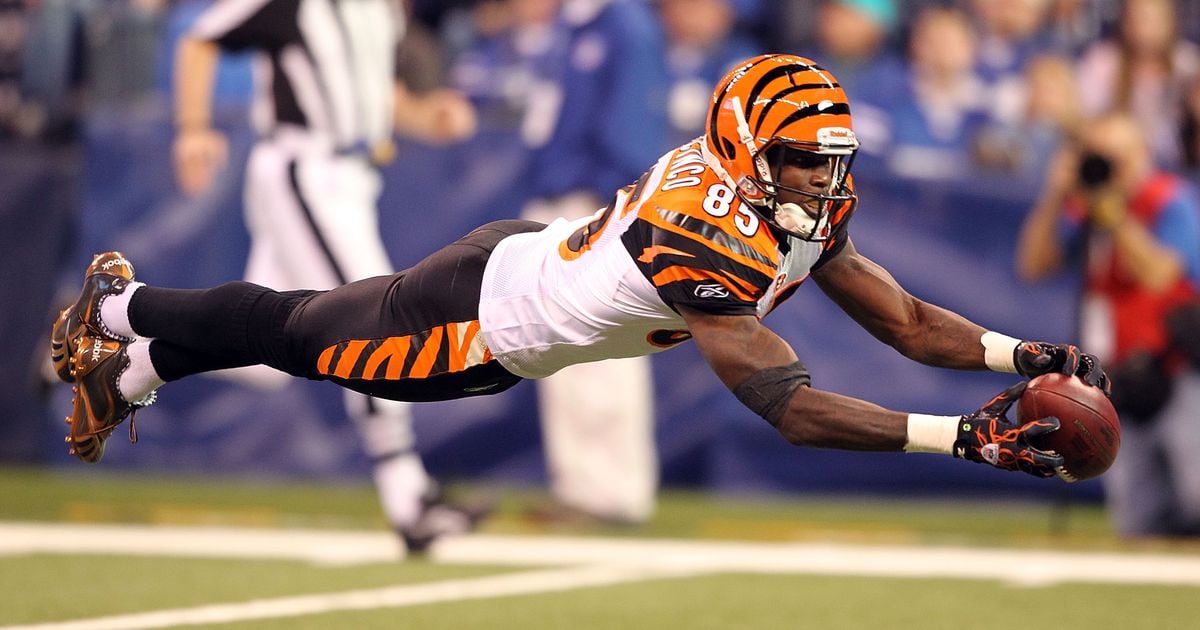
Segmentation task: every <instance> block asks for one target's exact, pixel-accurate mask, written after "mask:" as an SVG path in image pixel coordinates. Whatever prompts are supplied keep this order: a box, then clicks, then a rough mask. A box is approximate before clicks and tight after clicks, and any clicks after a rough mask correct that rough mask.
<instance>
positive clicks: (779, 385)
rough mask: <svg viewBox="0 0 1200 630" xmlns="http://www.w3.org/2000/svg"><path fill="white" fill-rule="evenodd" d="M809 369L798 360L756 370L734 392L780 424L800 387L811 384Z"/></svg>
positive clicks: (752, 408) (772, 422)
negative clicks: (789, 403) (794, 393)
mask: <svg viewBox="0 0 1200 630" xmlns="http://www.w3.org/2000/svg"><path fill="white" fill-rule="evenodd" d="M811 385H812V378H811V377H809V375H808V368H806V367H804V364H803V363H801V362H799V361H796V362H795V363H793V364H791V365H784V366H782V367H773V368H767V369H765V370H761V371H759V372H756V373H755V374H754V375H753V376H751V377H750V378H748V379H746V380H745V381H744V382H743V383H742V384H741V385H738V386H737V387H735V388H734V389H733V395H734V396H737V399H738V400H740V401H742V404H743V405H746V406H747V407H749V408H750V410H751V411H753V412H754V413H756V414H758V415H760V416H762V417H763V418H764V419H766V421H767V422H770V423H771V426H774V427H778V426H779V421H780V420H782V419H783V414H784V413H785V412H786V411H787V406H788V401H789V400H791V398H792V393H793V392H795V391H796V388H797V387H810V386H811Z"/></svg>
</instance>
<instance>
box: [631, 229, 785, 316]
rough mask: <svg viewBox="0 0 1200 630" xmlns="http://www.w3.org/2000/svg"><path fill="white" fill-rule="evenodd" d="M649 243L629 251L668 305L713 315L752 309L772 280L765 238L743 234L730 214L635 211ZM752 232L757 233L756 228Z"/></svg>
mask: <svg viewBox="0 0 1200 630" xmlns="http://www.w3.org/2000/svg"><path fill="white" fill-rule="evenodd" d="M639 218H640V219H642V220H641V221H639V223H641V226H640V227H641V229H642V230H644V234H643V238H642V239H638V240H640V241H641V242H643V243H649V245H648V246H642V247H641V249H640V251H636V252H635V251H632V250H631V251H630V253H631V254H632V255H633V257H634V259H635V260H636V261H637V264H638V266H639V268H640V269H641V271H642V273H643V274H644V275H645V276H646V277H647V278H648V279H649V280H650V282H651V283H653V284H654V286H655V289H656V290H657V291H658V295H659V297H660V298H662V300H663V302H665V303H666V304H667V305H668V306H670V307H671V308H673V309H675V310H678V308H679V307H680V306H684V307H687V308H689V309H693V310H697V311H701V312H704V313H711V314H714V315H754V314H756V312H757V309H758V301H759V299H760V298H761V297H762V296H763V295H764V293H765V292H766V289H767V288H769V287H770V285H771V282H772V281H773V280H774V276H775V269H776V265H777V262H778V261H777V260H772V257H771V255H770V253H769V252H771V251H773V247H774V243H773V241H772V242H771V243H770V246H771V247H772V249H769V250H764V246H765V245H766V244H765V243H756V242H755V239H753V238H751V237H746V236H744V235H742V234H741V233H740V232H739V231H738V230H737V229H736V224H735V223H734V220H733V218H732V217H725V218H726V219H727V220H723V221H722V220H715V219H712V218H710V217H698V216H694V215H689V214H687V213H684V212H678V211H673V210H670V209H667V208H663V207H658V206H655V207H652V208H646V209H643V210H642V212H641V213H640V214H639ZM756 236H760V235H759V234H757V233H756Z"/></svg>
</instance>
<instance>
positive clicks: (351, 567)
mask: <svg viewBox="0 0 1200 630" xmlns="http://www.w3.org/2000/svg"><path fill="white" fill-rule="evenodd" d="M97 470H98V469H89V470H86V471H80V472H75V471H72V472H71V473H70V474H67V473H62V472H57V473H56V472H46V471H37V470H22V469H0V526H3V527H10V529H9V530H5V531H7V532H9V533H6V534H0V536H2V537H3V539H0V593H2V595H0V628H8V627H11V626H19V625H35V624H54V625H51V626H45V627H57V628H62V629H63V630H65V629H66V628H74V629H76V630H84V629H86V628H117V627H185V626H186V627H213V628H498V629H507V628H539V629H541V628H572V629H575V628H582V629H586V628H956V629H961V628H1004V629H1009V628H1012V627H1014V626H1028V625H1034V626H1039V625H1045V626H1046V627H1053V628H1056V629H1057V628H1063V629H1070V628H1081V629H1083V628H1086V629H1088V630H1095V629H1098V628H1131V629H1136V628H1147V629H1151V628H1152V629H1154V630H1160V629H1166V628H1195V627H1200V545H1197V544H1190V543H1181V542H1173V541H1152V542H1141V543H1137V544H1132V543H1128V542H1123V541H1120V540H1117V539H1116V538H1114V537H1113V536H1112V534H1111V532H1110V531H1109V529H1108V527H1107V524H1106V523H1105V520H1104V518H1103V513H1102V511H1101V510H1100V509H1099V507H1098V506H1094V505H1068V506H1067V507H1065V508H1062V507H1061V506H1059V507H1057V508H1056V507H1055V506H1052V505H1029V504H1013V503H990V502H979V503H973V504H963V503H929V502H913V501H900V500H891V501H881V500H870V501H868V500H865V499H855V500H830V499H814V498H799V497H770V498H764V497H757V498H747V497H739V498H732V497H719V498H718V497H712V496H706V495H702V494H697V493H684V492H667V493H664V495H663V497H662V501H661V504H660V508H659V513H658V515H657V516H656V517H655V519H654V521H653V522H652V523H650V524H649V525H647V526H645V527H642V528H637V529H629V528H623V527H617V526H596V525H582V524H560V523H548V522H546V521H545V520H543V519H540V518H537V517H534V516H532V515H531V513H530V508H531V507H536V506H537V505H538V504H539V502H541V501H543V500H544V497H543V496H542V495H541V494H540V493H539V492H536V491H514V490H505V491H502V492H496V491H495V490H491V491H490V493H491V494H495V495H496V496H498V497H499V499H500V504H499V508H498V511H497V513H496V515H495V517H494V518H493V519H491V520H490V521H488V522H487V524H486V526H485V527H484V528H483V532H482V534H483V535H482V536H480V537H477V539H476V541H479V540H482V541H485V542H486V541H488V540H492V539H494V540H496V541H499V542H498V543H497V544H499V545H500V547H504V546H505V545H509V546H512V545H515V547H513V548H516V549H521V545H522V544H523V543H531V544H532V546H531V547H530V549H532V551H530V552H529V553H528V555H527V557H528V563H525V562H524V558H525V557H526V556H520V555H519V556H518V559H517V560H516V561H513V559H512V557H511V554H510V555H509V556H507V557H504V558H502V557H501V556H499V555H497V556H488V555H482V556H478V557H479V558H482V559H486V560H487V561H481V562H478V563H475V562H473V561H472V560H471V558H473V557H475V556H472V555H471V554H472V553H475V548H474V547H471V546H470V545H469V544H468V545H466V546H464V547H462V548H461V550H462V553H461V554H459V555H458V556H455V555H454V554H453V553H450V554H447V555H444V556H439V555H438V554H435V555H434V557H432V558H429V559H423V560H413V559H410V560H406V561H395V560H379V559H374V560H366V561H358V562H354V563H346V564H339V563H333V564H328V563H314V562H312V561H305V560H303V559H296V558H292V557H290V556H288V555H287V554H288V553H290V551H289V550H288V546H289V543H286V542H284V543H283V544H282V545H280V546H281V547H282V548H283V552H282V553H283V554H284V555H281V556H279V557H273V556H271V555H270V554H269V553H268V554H266V555H264V556H262V557H235V556H236V555H237V553H240V552H236V551H234V552H230V551H228V550H224V551H223V550H221V548H220V547H221V546H220V545H218V544H214V543H213V542H212V541H215V540H218V539H217V538H210V537H208V536H209V532H215V533H216V534H221V535H223V533H224V532H230V533H231V534H230V535H234V534H233V532H242V533H243V534H249V535H252V536H265V538H261V539H259V540H273V539H278V540H280V541H285V539H286V536H287V535H288V534H289V533H293V532H312V533H313V534H312V535H314V536H317V537H318V538H315V539H313V540H322V541H324V540H326V539H325V538H320V537H322V536H329V537H330V538H328V540H329V541H331V542H329V543H328V544H330V545H333V546H334V547H336V545H337V544H341V543H335V542H332V541H334V540H335V539H334V538H333V537H336V536H351V537H353V536H356V535H358V534H363V535H365V536H366V537H367V538H368V539H369V540H370V541H371V545H374V546H372V547H371V548H372V549H375V550H378V549H380V548H381V547H379V545H380V544H382V543H390V541H391V540H392V539H391V537H390V535H388V533H387V532H386V531H384V526H383V522H382V520H381V519H380V517H379V515H378V508H377V506H376V504H375V498H374V493H373V491H372V489H371V488H370V487H369V486H368V485H366V484H365V482H364V483H363V484H342V485H335V484H295V483H290V484H282V483H268V482H261V481H260V482H248V481H245V480H211V479H209V480H203V481H198V480H188V479H169V478H163V477H155V478H153V479H149V480H146V479H136V478H133V477H128V476H114V475H107V474H97V472H96V471H97ZM84 472H86V473H88V474H87V475H84V474H82V473H84ZM457 490H460V491H468V492H471V493H475V494H479V493H482V492H484V489H481V488H470V487H465V488H458V489H457ZM112 524H123V527H128V528H145V526H147V525H154V526H155V527H154V528H146V531H151V530H153V531H154V532H159V531H160V530H161V531H162V532H168V533H170V532H177V531H178V532H193V533H194V532H204V535H203V536H201V535H196V536H194V537H192V538H186V537H185V539H184V540H183V544H184V547H180V548H178V549H181V550H182V551H178V550H177V551H170V550H165V549H167V547H162V548H160V547H158V546H156V545H158V544H159V543H156V542H154V541H153V540H152V539H153V538H155V537H154V536H150V535H147V536H146V537H145V538H139V537H137V536H134V537H133V540H132V541H130V540H125V541H123V542H118V541H117V540H116V539H115V538H112V537H108V536H105V535H96V534H94V533H91V532H93V531H94V530H93V529H92V528H93V527H97V526H108V525H112ZM59 526H63V527H65V528H66V530H65V531H66V532H67V533H68V537H67V539H66V541H65V542H66V543H69V544H68V545H67V547H63V548H61V549H60V548H54V544H58V543H54V544H50V543H47V546H45V547H38V548H36V549H32V548H31V549H25V548H24V547H23V546H22V545H23V544H24V543H23V542H21V541H22V540H26V538H22V536H25V537H29V536H32V537H33V538H38V536H39V535H40V534H39V532H43V531H44V532H46V540H50V539H51V538H53V535H52V534H53V532H54V531H57V529H56V528H58V527H59ZM77 526H80V529H78V532H79V533H74V532H76V530H75V529H72V528H74V527H77ZM82 526H86V527H82ZM197 528H198V529H197ZM136 531H142V530H136ZM12 532H17V533H16V534H14V533H12ZM22 532H24V533H22ZM214 535H215V534H214ZM59 536H60V538H61V534H59ZM31 540H32V539H31ZM60 542H62V541H61V540H60ZM140 543H144V546H143V544H140ZM162 544H165V545H168V546H169V545H170V544H179V543H178V541H177V542H174V543H171V542H168V543H162ZM314 544H325V543H324V542H321V543H314ZM480 544H482V543H480ZM559 544H562V545H568V546H570V545H575V544H579V545H582V546H584V547H587V546H589V545H591V546H595V545H600V546H602V548H604V549H606V550H607V551H604V552H603V553H602V554H601V555H600V556H597V557H594V558H592V559H591V560H588V561H587V562H584V561H582V560H579V559H577V558H574V557H572V558H571V559H563V560H561V561H560V560H555V559H554V558H553V557H551V556H548V555H543V554H540V553H539V552H538V550H539V549H542V548H546V549H549V548H553V547H556V546H557V545H559ZM6 545H7V546H6ZM210 545H211V547H210ZM605 545H608V546H607V547H605ZM681 545H682V547H681ZM690 545H697V546H696V547H695V550H694V551H693V550H692V547H690ZM35 546H36V545H35ZM292 546H294V545H292ZM477 546H478V545H477ZM626 546H629V547H628V548H629V549H634V550H636V551H635V552H634V553H632V554H625V552H623V551H622V549H626ZM743 546H744V551H743ZM482 547H487V545H486V544H483V545H482ZM231 548H232V547H231ZM382 548H384V549H386V545H384V547H382ZM209 549H211V551H212V557H208V556H207V552H208V550H209ZM454 549H458V548H457V547H452V546H449V545H448V546H447V548H446V550H447V551H453V550H454ZM841 550H846V553H845V562H844V563H842V562H836V563H835V564H832V565H825V567H826V568H821V569H812V568H811V567H809V568H803V567H804V564H805V562H806V561H807V560H808V559H809V558H810V556H820V555H821V554H822V553H829V554H831V555H832V557H833V558H835V559H838V558H841V557H842V556H841V555H840V554H841V553H842V551H841ZM1059 550H1065V551H1066V552H1067V555H1066V556H1065V557H1067V558H1068V559H1069V560H1071V561H1080V562H1085V563H1087V562H1091V563H1092V564H1085V565H1084V568H1083V569H1082V570H1081V571H1082V572H1080V573H1078V574H1076V575H1079V576H1080V577H1079V579H1067V580H1065V581H1064V580H1039V579H1036V578H1037V576H1038V575H1039V573H1038V571H1033V573H1032V574H1031V576H1032V578H1034V579H1028V580H1026V579H1021V580H1013V579H1009V578H1004V577H1002V576H1003V571H1000V572H999V573H997V574H996V575H999V576H1001V577H996V578H991V577H986V576H988V575H991V573H990V571H991V570H993V569H1003V568H1005V565H1006V563H1007V562H1008V561H1009V559H1012V560H1011V562H1012V563H1017V564H1020V563H1028V562H1030V558H1034V559H1035V560H1036V559H1039V558H1045V559H1046V562H1047V563H1049V564H1048V565H1047V566H1054V564H1055V563H1057V562H1059V559H1058V558H1059V556H1056V555H1052V554H1055V553H1057V552H1058V551H1059ZM252 551H255V550H252ZM300 551H303V550H300ZM439 551H441V550H440V549H439ZM710 551H712V552H713V553H715V554H716V555H713V556H712V558H717V560H716V561H710V560H711V558H710V560H703V557H706V555H705V554H708V553H709V552H710ZM730 552H732V553H730ZM950 552H953V553H954V554H965V555H962V557H963V558H968V559H971V560H969V561H964V562H963V564H974V565H978V566H969V567H967V568H969V569H971V570H972V571H974V569H976V568H978V569H979V570H980V573H978V574H977V573H974V572H970V573H967V574H963V575H972V576H975V575H979V576H980V577H961V576H960V577H944V576H942V577H939V574H937V573H936V571H935V573H934V574H933V575H931V576H929V577H903V578H897V577H890V576H889V575H892V574H889V573H888V572H889V571H893V570H894V569H895V567H893V568H892V569H884V570H883V573H880V572H879V571H878V567H876V568H872V567H871V566H870V564H871V563H870V562H869V560H870V559H872V558H875V557H881V558H882V557H889V556H893V555H895V556H896V557H900V558H906V560H904V561H903V562H902V563H901V565H899V566H900V569H899V570H901V571H904V570H907V568H909V567H912V566H916V565H919V564H921V563H922V560H921V559H922V558H929V559H930V566H934V567H936V566H943V567H947V566H948V567H950V569H951V570H953V569H955V568H956V567H957V564H956V563H957V562H959V561H958V560H954V559H950V560H949V561H947V559H946V558H945V557H943V556H944V555H945V554H947V553H950ZM623 554H625V555H623ZM722 554H724V555H722ZM789 554H790V555H789ZM896 554H899V555H896ZM906 554H907V555H906ZM957 557H958V556H955V558H957ZM754 558H762V559H765V563H764V564H762V565H761V566H759V565H755V564H754V562H756V561H755V560H754ZM772 558H775V559H776V560H778V561H777V562H772V561H771V559H772ZM789 558H795V559H796V560H797V562H796V564H795V567H796V568H795V569H794V570H793V568H792V564H790V562H791V560H789ZM690 559H696V560H697V562H696V563H694V564H693V563H691V562H689V560H690ZM864 559H866V560H868V562H864ZM1127 560H1128V561H1133V562H1135V563H1140V564H1131V565H1129V566H1130V567H1132V568H1131V569H1129V570H1125V569H1123V568H1120V567H1118V566H1117V565H1118V564H1120V563H1122V562H1125V561H1127ZM729 561H732V562H733V564H732V565H729V564H727V563H728V562H729ZM1036 561H1038V562H1040V561H1041V560H1036ZM714 562H715V563H714ZM939 562H940V563H941V564H940V565H939V564H938V563H939ZM723 563H726V564H723ZM1106 563H1107V565H1106ZM743 564H744V565H745V566H744V567H743ZM1108 565H1111V566H1108ZM1121 566H1124V565H1121ZM1160 566H1161V571H1159V570H1158V567H1160ZM1139 567H1140V568H1139ZM860 569H861V570H860ZM1109 569H1114V570H1109ZM893 574H894V573H893ZM955 574H956V575H958V573H957V572H955ZM1167 575H1170V576H1175V577H1170V578H1165V579H1159V578H1161V577H1162V576H1167ZM1156 581H1157V582H1160V583H1155V582H1156ZM222 615H225V616H222ZM217 620H227V621H223V622H221V621H217ZM68 622H69V623H68Z"/></svg>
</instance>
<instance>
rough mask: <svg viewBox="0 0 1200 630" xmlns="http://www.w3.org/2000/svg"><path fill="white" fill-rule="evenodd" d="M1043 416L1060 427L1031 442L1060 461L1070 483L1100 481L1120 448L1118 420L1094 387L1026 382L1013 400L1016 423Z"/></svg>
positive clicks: (1054, 378)
mask: <svg viewBox="0 0 1200 630" xmlns="http://www.w3.org/2000/svg"><path fill="white" fill-rule="evenodd" d="M1047 416H1054V417H1056V418H1058V419H1059V421H1060V422H1061V423H1062V426H1061V427H1060V428H1059V429H1058V430H1057V431H1053V432H1051V433H1048V434H1046V435H1039V436H1037V437H1035V438H1033V439H1032V440H1031V441H1032V443H1033V445H1034V446H1036V447H1037V448H1040V449H1042V450H1047V451H1054V452H1056V453H1058V454H1059V455H1062V457H1063V459H1064V460H1065V463H1064V466H1063V468H1065V469H1066V473H1067V475H1069V477H1070V478H1073V479H1075V480H1080V479H1091V478H1093V477H1099V476H1100V475H1101V474H1102V473H1104V471H1106V470H1108V467H1109V466H1112V463H1113V460H1115V459H1116V458H1117V451H1119V450H1120V449H1121V421H1120V420H1119V419H1118V418H1117V410H1116V409H1113V406H1112V403H1111V402H1109V400H1108V397H1107V396H1105V395H1104V392H1103V391H1101V390H1100V388H1099V387H1092V386H1091V385H1088V384H1087V383H1085V382H1083V379H1081V378H1079V377H1078V376H1067V375H1065V374H1044V375H1042V376H1039V377H1037V378H1035V379H1033V380H1031V381H1029V385H1028V387H1026V388H1025V393H1024V394H1022V395H1021V399H1020V400H1018V401H1017V421H1018V422H1020V423H1022V424H1024V423H1026V422H1032V421H1034V420H1038V419H1041V418H1045V417H1047Z"/></svg>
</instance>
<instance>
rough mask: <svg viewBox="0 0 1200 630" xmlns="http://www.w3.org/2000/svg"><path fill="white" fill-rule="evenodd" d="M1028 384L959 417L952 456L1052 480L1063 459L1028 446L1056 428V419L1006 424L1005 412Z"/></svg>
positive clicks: (1021, 383)
mask: <svg viewBox="0 0 1200 630" xmlns="http://www.w3.org/2000/svg"><path fill="white" fill-rule="evenodd" d="M1027 384H1028V381H1021V382H1020V383H1017V384H1016V385H1013V386H1012V387H1010V388H1008V389H1007V390H1005V391H1003V392H1001V393H1000V394H999V395H997V396H996V397H995V398H993V399H991V400H990V401H988V403H987V404H986V405H984V406H982V407H980V408H979V410H978V411H975V412H974V413H969V414H967V415H965V416H963V417H962V421H961V422H959V424H958V439H957V440H955V442H954V456H955V457H958V458H960V459H966V460H970V461H973V462H977V463H981V464H991V465H992V466H995V467H996V468H1000V469H1003V470H1014V471H1016V470H1019V471H1021V472H1024V473H1029V474H1031V475H1033V476H1035V477H1042V478H1047V477H1053V476H1055V475H1056V472H1055V469H1057V468H1058V467H1060V466H1062V465H1063V458H1062V457H1060V456H1058V455H1056V454H1054V453H1053V452H1048V451H1043V450H1039V449H1037V448H1035V447H1034V446H1032V445H1031V444H1030V442H1029V440H1030V439H1031V438H1033V437H1036V436H1039V435H1045V434H1047V433H1050V432H1051V431H1055V430H1057V429H1058V427H1059V421H1058V418H1055V417H1053V416H1051V417H1049V418H1041V419H1039V420H1034V421H1033V422H1028V423H1026V424H1023V425H1019V424H1016V423H1015V422H1012V421H1010V420H1009V419H1008V418H1007V417H1006V416H1005V414H1006V412H1008V408H1009V407H1012V405H1013V403H1015V402H1016V401H1017V399H1018V398H1020V397H1021V394H1022V393H1024V392H1025V386H1026V385H1027Z"/></svg>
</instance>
